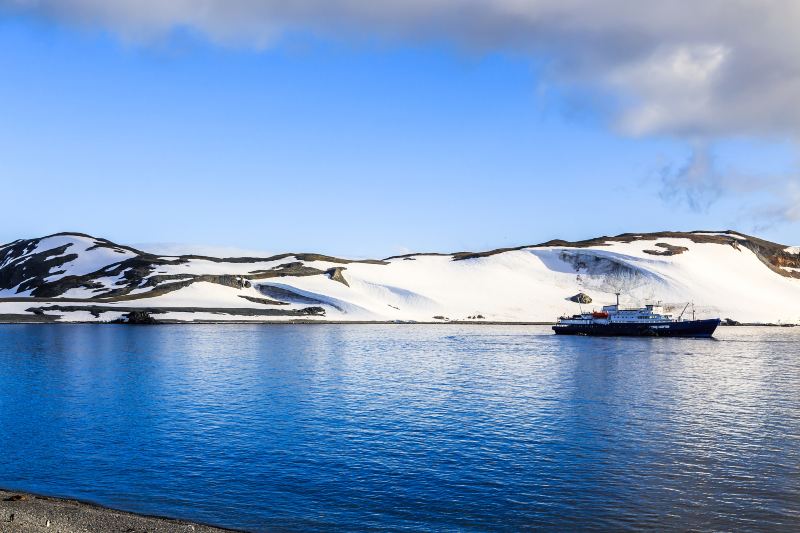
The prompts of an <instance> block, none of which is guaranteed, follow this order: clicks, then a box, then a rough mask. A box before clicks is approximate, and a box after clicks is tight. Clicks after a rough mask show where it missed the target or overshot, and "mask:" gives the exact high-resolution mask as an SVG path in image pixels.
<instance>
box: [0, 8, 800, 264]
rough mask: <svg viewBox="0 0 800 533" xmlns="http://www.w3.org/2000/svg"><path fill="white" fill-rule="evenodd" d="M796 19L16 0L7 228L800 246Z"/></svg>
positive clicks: (291, 240) (438, 243)
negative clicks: (670, 239)
mask: <svg viewBox="0 0 800 533" xmlns="http://www.w3.org/2000/svg"><path fill="white" fill-rule="evenodd" d="M797 27H800V4H797V3H796V2H792V1H778V0H758V1H748V0H741V1H739V2H736V3H732V2H726V1H725V0H719V1H718V0H707V1H706V2H703V3H701V4H699V5H696V3H694V2H688V1H684V0H673V1H671V2H661V3H658V4H652V3H646V2H641V3H636V4H631V3H630V2H623V1H621V0H593V1H589V0H560V1H555V0H536V1H532V0H494V1H485V0H484V1H480V2H478V1H476V0H425V1H422V0H406V1H404V2H399V1H394V0H384V1H383V2H375V1H374V0H371V1H361V0H326V1H322V0H304V1H297V2H285V1H282V2H278V1H271V0H258V1H257V0H225V1H222V0H204V1H202V2H201V1H199V0H172V1H168V0H158V1H156V0H137V1H133V0H102V1H101V0H0V50H2V52H0V185H2V190H3V193H4V194H3V200H2V210H0V241H2V242H9V241H12V240H15V239H18V238H30V237H37V236H43V235H47V234H51V233H55V232H61V231H80V232H84V233H89V234H92V235H95V236H100V237H105V238H108V239H111V240H113V241H115V242H119V243H124V244H142V245H146V246H147V247H150V248H154V249H157V248H163V249H172V250H176V249H180V250H181V251H183V250H188V249H192V248H194V249H198V250H217V251H220V253H221V254H225V255H227V254H235V252H236V251H247V252H253V251H259V252H261V251H263V252H265V253H279V252H287V251H295V252H301V251H309V252H310V251H314V252H321V253H328V254H332V255H340V256H349V257H385V256H389V255H394V254H399V253H407V252H411V251H415V252H422V251H463V250H482V249H491V248H497V247H501V246H515V245H523V244H535V243H539V242H543V241H546V240H549V239H554V238H562V239H569V240H576V239H583V238H590V237H595V236H599V235H613V234H618V233H623V232H645V231H660V230H694V229H702V230H710V229H735V230H738V231H742V232H745V233H751V234H757V235H759V236H761V237H764V238H768V239H771V240H775V241H777V242H782V243H785V244H800V231H799V230H800V172H799V170H800V168H799V165H798V163H799V161H798V139H799V138H800V105H797V103H798V102H799V101H800V33H798V32H796V31H795V29H796V28H797ZM200 245H202V247H201V246H200Z"/></svg>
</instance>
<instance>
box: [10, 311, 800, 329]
mask: <svg viewBox="0 0 800 533" xmlns="http://www.w3.org/2000/svg"><path fill="white" fill-rule="evenodd" d="M52 324H58V325H67V326H69V325H86V324H92V325H100V326H103V325H105V326H143V325H144V326H191V325H226V324H230V325H244V324H249V325H257V326H286V325H354V326H359V325H360V326H364V325H366V326H369V325H374V326H552V325H554V324H556V323H555V322H524V321H519V322H498V321H490V320H487V321H480V322H479V321H473V320H449V321H436V322H427V321H425V322H423V321H413V320H408V321H406V320H235V319H234V320H195V321H191V322H189V321H184V320H159V321H158V322H156V323H154V324H125V323H118V322H102V321H98V320H85V321H61V320H57V319H55V318H54V317H50V318H49V319H47V318H45V319H43V318H42V317H41V316H29V315H9V314H6V315H3V314H0V325H52ZM719 327H724V328H739V327H757V328H793V327H800V324H792V323H786V324H773V323H758V322H756V323H750V322H748V323H745V322H742V323H739V324H725V323H724V322H723V323H721V324H720V325H719Z"/></svg>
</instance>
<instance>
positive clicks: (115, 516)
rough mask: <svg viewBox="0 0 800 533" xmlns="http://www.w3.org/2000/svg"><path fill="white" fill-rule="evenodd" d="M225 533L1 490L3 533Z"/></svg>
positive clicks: (81, 503)
mask: <svg viewBox="0 0 800 533" xmlns="http://www.w3.org/2000/svg"><path fill="white" fill-rule="evenodd" d="M12 531H13V532H15V533H16V532H19V533H28V532H30V533H106V532H109V533H110V532H113V533H123V532H124V533H173V532H176V533H180V532H195V533H222V532H229V533H230V531H231V530H229V529H220V528H216V527H211V526H205V525H201V524H192V523H190V522H183V521H181V520H171V519H168V518H157V517H151V516H141V515H137V514H133V513H126V512H123V511H115V510H114V509H107V508H105V507H100V506H99V505H93V504H90V503H84V502H79V501H75V500H65V499H60V498H49V497H46V496H37V495H34V494H26V493H21V492H9V491H4V490H0V533H6V532H12Z"/></svg>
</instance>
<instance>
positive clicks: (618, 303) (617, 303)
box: [614, 292, 619, 311]
mask: <svg viewBox="0 0 800 533" xmlns="http://www.w3.org/2000/svg"><path fill="white" fill-rule="evenodd" d="M614 294H616V295H617V311H619V293H618V292H615V293H614Z"/></svg>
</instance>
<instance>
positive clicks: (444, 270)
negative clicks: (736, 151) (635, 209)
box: [0, 232, 800, 323]
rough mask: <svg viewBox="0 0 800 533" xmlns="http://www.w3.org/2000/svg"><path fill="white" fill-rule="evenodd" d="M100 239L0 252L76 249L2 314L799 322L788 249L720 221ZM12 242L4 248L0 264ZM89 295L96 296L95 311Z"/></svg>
mask: <svg viewBox="0 0 800 533" xmlns="http://www.w3.org/2000/svg"><path fill="white" fill-rule="evenodd" d="M623 237H624V238H623ZM595 241H596V242H595ZM18 242H19V241H18ZM95 242H96V241H95V240H94V239H93V238H89V237H85V236H80V237H71V236H69V235H61V236H57V237H49V238H44V239H41V240H38V241H37V242H36V244H35V247H34V248H30V249H26V253H25V254H23V255H22V256H20V257H17V258H16V259H13V260H9V259H8V258H6V259H5V263H7V264H6V265H4V266H3V267H0V282H1V281H2V280H3V279H4V276H5V277H9V279H10V278H11V277H13V275H14V274H15V271H12V270H8V269H9V268H11V267H13V265H15V264H17V263H19V262H20V261H23V260H24V257H26V256H32V254H40V255H39V256H37V257H42V256H46V252H47V250H49V249H52V248H59V247H63V246H64V245H65V244H69V246H67V248H66V250H65V251H63V252H62V253H77V254H78V258H76V259H72V260H70V261H69V262H67V263H64V264H61V265H60V266H58V267H57V269H56V270H52V271H47V272H46V273H45V274H41V276H40V279H41V280H42V283H43V284H44V286H45V288H46V291H45V290H44V289H40V292H48V291H49V293H52V292H53V291H56V290H62V289H64V290H63V292H61V293H59V294H58V296H56V297H49V296H48V297H47V298H46V300H47V301H44V302H43V301H41V300H39V299H37V300H36V301H33V300H31V305H30V307H25V308H24V309H23V308H22V307H24V306H25V305H27V304H22V306H21V304H20V302H18V301H14V302H9V301H3V300H2V299H0V315H4V314H15V313H17V314H19V313H25V312H30V311H28V309H33V308H35V307H42V308H47V307H51V306H53V305H56V306H59V305H60V306H71V309H70V310H64V309H45V311H44V312H45V314H57V315H58V316H60V319H61V320H108V319H109V318H110V317H112V316H113V317H116V316H119V313H120V312H121V311H119V308H125V309H130V308H147V309H156V310H157V311H158V312H159V313H160V314H159V316H158V318H160V319H175V320H256V321H258V320H269V321H275V320H295V319H297V318H298V315H297V313H301V312H306V311H303V310H308V309H309V308H311V309H322V310H324V316H323V315H322V314H321V312H319V313H318V312H316V311H314V314H309V315H308V316H305V317H304V319H305V320H342V321H361V320H380V321H393V320H398V321H401V320H402V321H425V322H431V321H445V320H473V321H498V322H550V321H553V320H554V319H555V318H556V317H557V316H559V315H561V314H565V313H570V314H571V313H576V312H578V311H579V305H578V304H576V303H573V302H571V301H569V297H571V296H573V295H575V294H576V293H578V292H584V293H586V294H588V295H590V296H591V298H592V299H593V303H592V304H588V305H584V306H583V308H584V309H587V308H588V309H591V308H599V307H600V306H602V305H606V304H611V303H613V302H614V299H615V295H614V293H616V292H620V293H622V303H623V304H625V305H641V304H644V303H647V302H656V301H661V302H663V303H665V304H666V305H667V307H668V309H669V308H671V309H673V310H674V313H675V314H678V313H679V312H680V311H681V309H683V307H684V306H685V304H686V303H687V302H694V304H695V310H696V312H697V316H698V317H722V318H727V317H729V318H732V319H735V320H739V321H743V322H791V323H797V322H800V277H798V276H797V274H796V271H798V270H800V269H798V268H797V266H796V265H798V264H800V254H798V253H797V252H796V251H795V250H797V248H791V247H786V246H782V245H773V243H768V242H767V241H761V240H759V239H756V238H753V237H748V236H746V235H742V234H731V233H725V232H702V233H699V232H698V233H695V234H668V236H661V235H660V234H648V235H641V236H630V235H628V236H619V237H617V238H602V239H597V240H594V241H584V242H582V243H568V244H565V245H561V244H559V245H547V244H545V245H537V246H529V247H522V248H518V249H512V250H506V251H502V250H500V251H494V252H488V253H484V254H471V255H465V254H455V255H423V254H420V255H411V256H404V257H397V258H391V259H388V260H385V261H372V262H348V261H346V260H340V259H336V258H325V257H322V256H306V255H302V254H297V255H283V256H275V257H272V258H253V259H215V258H198V257H193V256H192V257H189V256H185V257H184V256H182V257H179V258H168V257H160V256H152V255H149V254H145V253H144V252H138V251H136V250H133V249H129V248H124V247H116V248H115V247H114V246H116V245H113V243H110V244H111V245H113V246H106V247H101V248H93V246H95V245H94V244H93V243H95ZM103 242H106V243H107V242H108V241H103ZM12 244H14V243H12ZM8 246H9V245H6V246H5V247H0V265H3V261H4V259H3V256H2V253H3V250H5V249H6V248H8ZM17 248H20V249H21V245H17ZM773 250H779V252H775V253H777V254H778V255H774V254H773ZM770 254H773V255H770ZM23 264H24V263H23ZM9 265H11V267H9ZM787 265H791V266H787ZM4 268H5V269H6V270H4ZM18 268H22V267H18ZM16 273H17V274H18V272H16ZM64 276H76V278H75V280H71V278H70V279H69V280H67V281H69V282H70V284H71V285H70V284H67V285H65V286H64V287H62V286H61V285H58V286H56V288H53V286H51V285H47V283H49V282H51V281H52V280H53V279H55V280H59V279H61V278H63V277H64ZM7 284H8V283H7ZM62 284H63V280H62ZM80 284H84V285H80ZM0 287H2V285H0ZM65 287H66V288H65ZM15 288H16V287H10V288H6V289H0V290H1V291H2V292H0V296H2V297H6V298H8V297H12V296H13V297H17V298H18V297H26V296H30V294H31V293H32V292H36V290H37V289H36V288H34V289H28V290H26V291H21V292H15V290H14V289H15ZM67 299H69V300H67ZM81 306H84V308H83V309H78V308H80V307H81ZM87 306H100V307H102V309H100V312H99V313H96V314H97V316H94V315H92V314H90V313H88V311H87V309H88V307H87ZM243 309H244V310H245V311H242V310H243ZM95 310H96V309H95ZM247 310H250V311H247ZM40 313H41V311H40ZM254 313H255V314H254ZM259 313H260V314H259Z"/></svg>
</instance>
